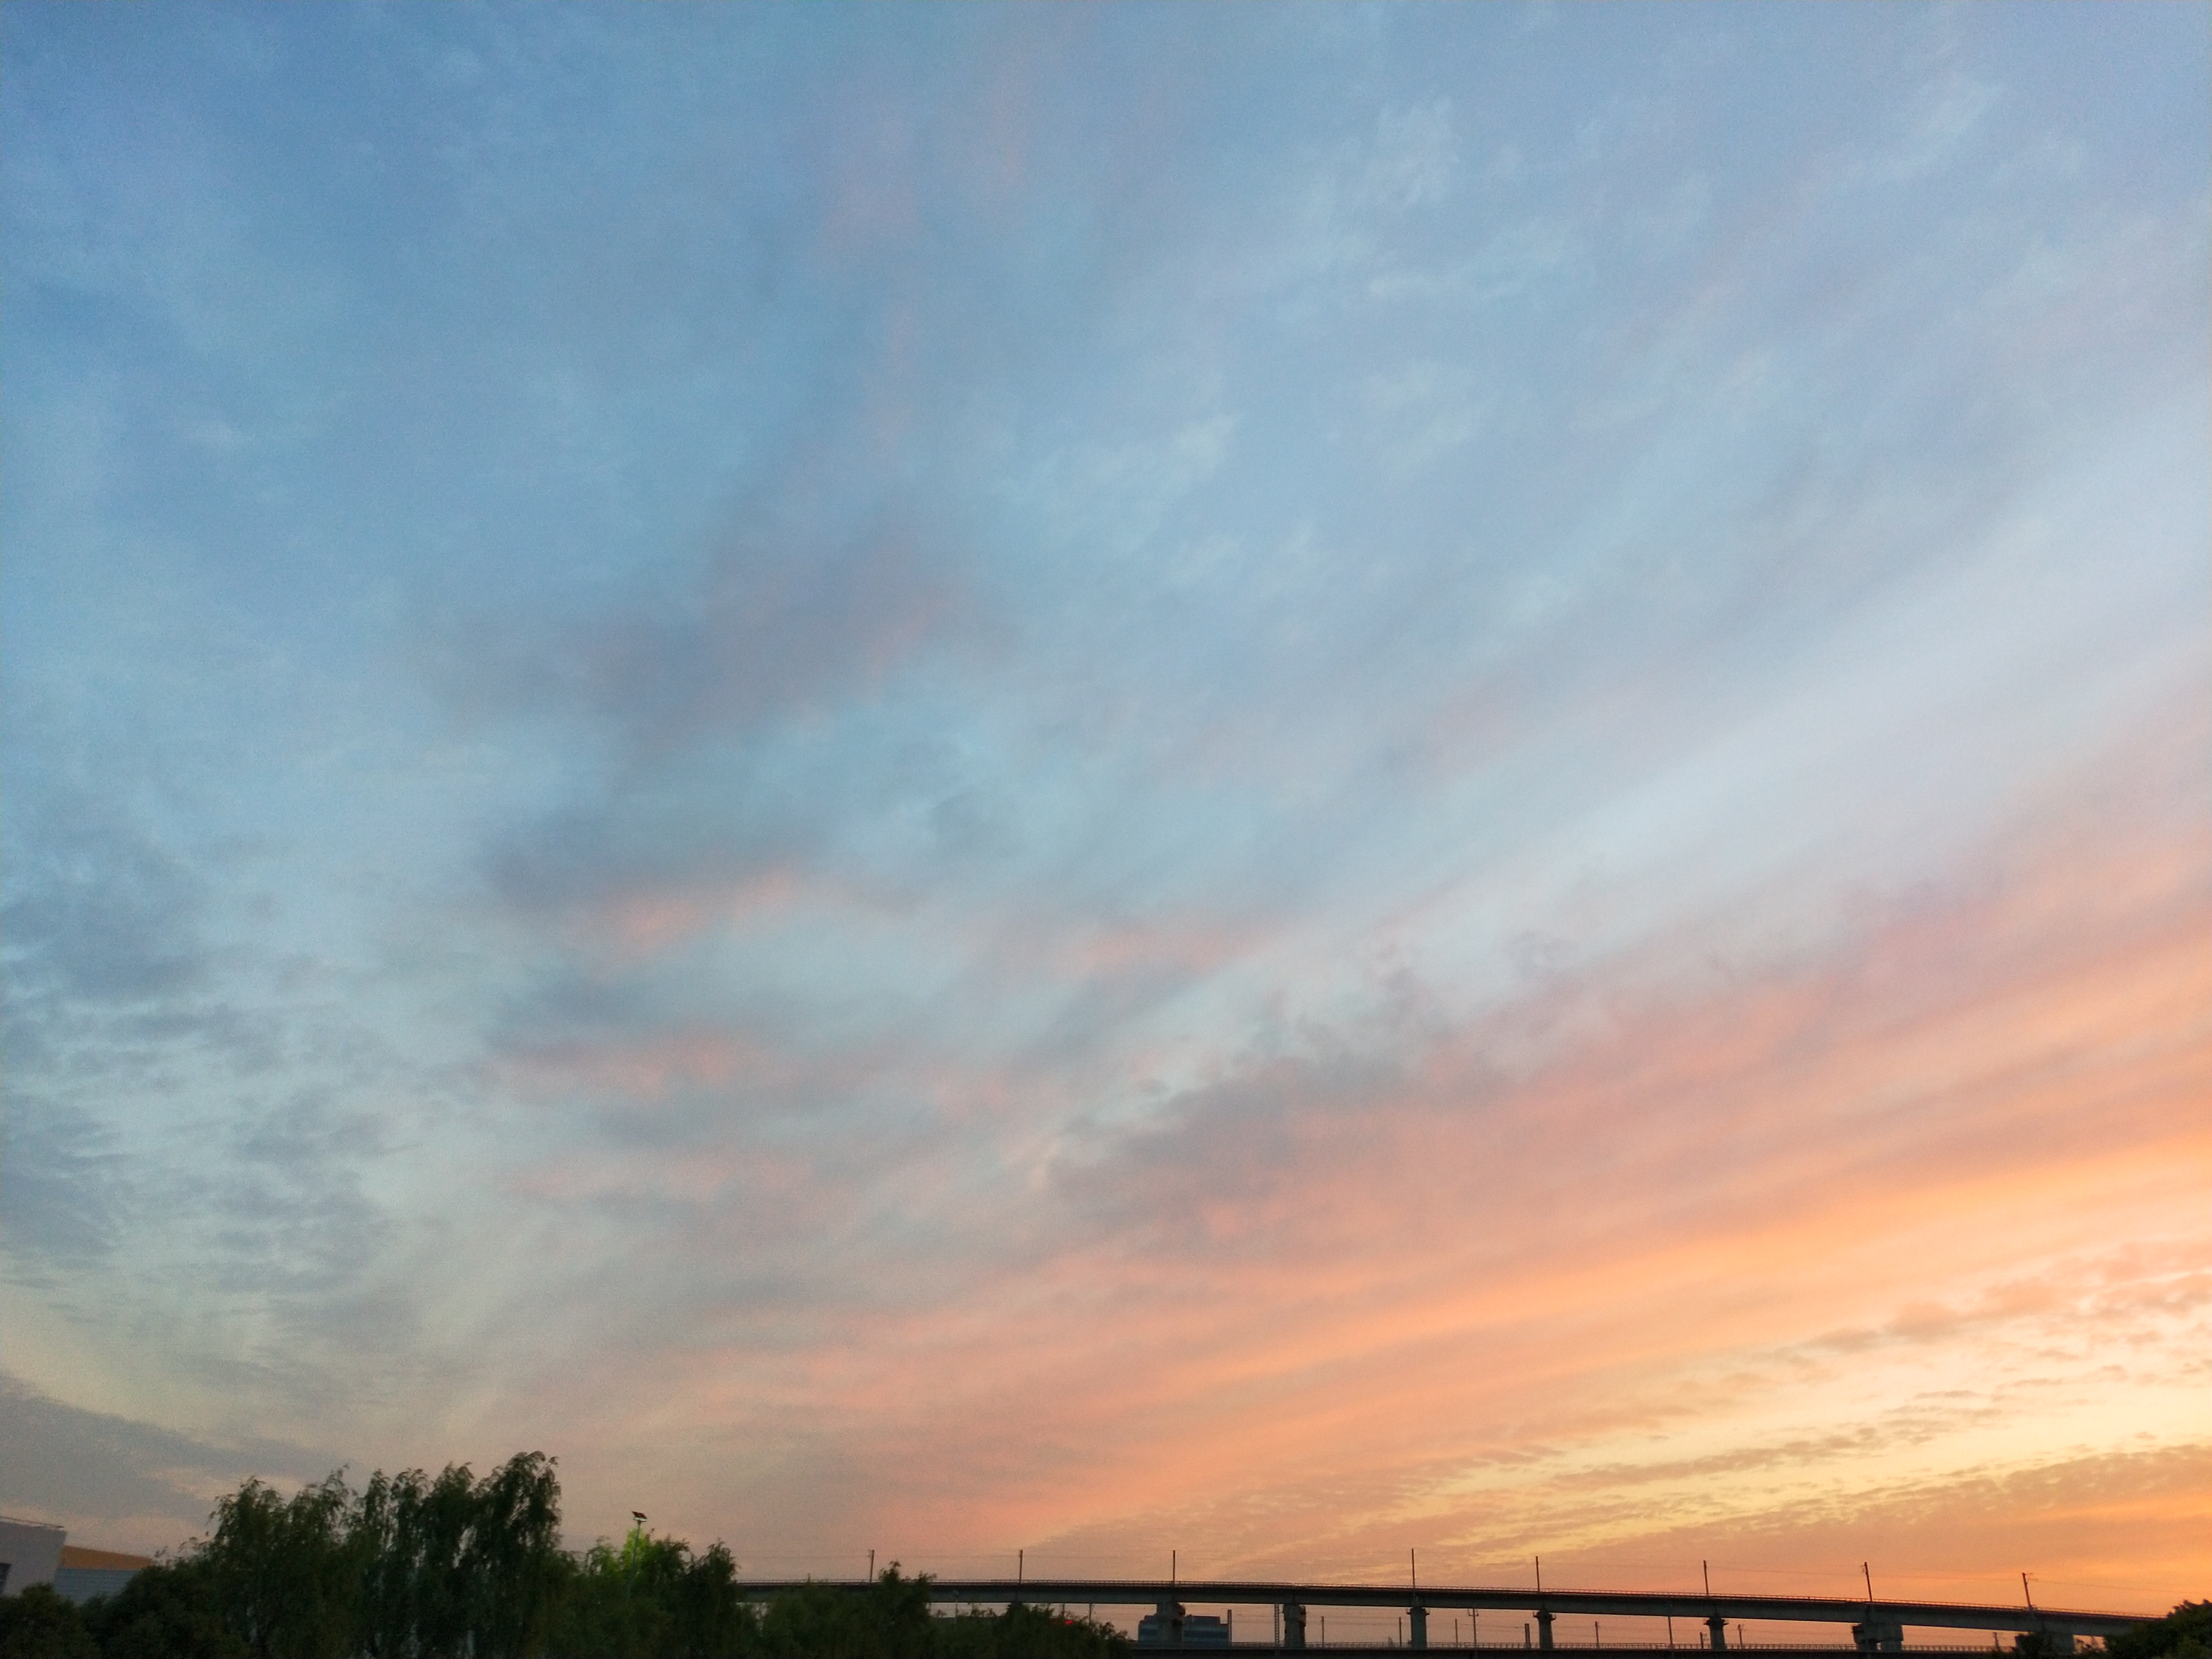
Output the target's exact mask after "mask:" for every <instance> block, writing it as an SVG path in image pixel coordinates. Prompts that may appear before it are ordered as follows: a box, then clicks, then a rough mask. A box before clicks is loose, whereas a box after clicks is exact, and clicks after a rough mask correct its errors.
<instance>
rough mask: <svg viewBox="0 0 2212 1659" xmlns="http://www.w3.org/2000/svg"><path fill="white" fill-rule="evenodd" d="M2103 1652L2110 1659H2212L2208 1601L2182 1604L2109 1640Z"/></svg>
mask: <svg viewBox="0 0 2212 1659" xmlns="http://www.w3.org/2000/svg"><path fill="white" fill-rule="evenodd" d="M2105 1651H2106V1653H2107V1654H2109V1655H2110V1656H2112V1659H2212V1601H2184V1602H2183V1603H2182V1604H2181V1605H2180V1606H2179V1607H2176V1608H2174V1610H2173V1611H2172V1613H2168V1614H2166V1617H2165V1618H2163V1619H2153V1620H2148V1621H2147V1622H2145V1623H2143V1624H2140V1625H2137V1626H2136V1627H2135V1628H2134V1629H2133V1630H2127V1631H2122V1632H2120V1633H2119V1634H2118V1636H2114V1637H2112V1638H2108V1639H2107V1640H2106V1643H2105Z"/></svg>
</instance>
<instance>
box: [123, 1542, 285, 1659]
mask: <svg viewBox="0 0 2212 1659" xmlns="http://www.w3.org/2000/svg"><path fill="white" fill-rule="evenodd" d="M84 1615H85V1623H86V1624H87V1625H88V1626H89V1627H90V1628H91V1631H92V1634H93V1639H94V1641H95V1642H97V1643H98V1644H100V1656H101V1659H246V1644H245V1643H244V1642H243V1641H241V1640H240V1638H238V1637H237V1636H236V1635H234V1633H233V1632H231V1630H230V1628H229V1627H228V1626H226V1625H225V1624H224V1623H223V1621H222V1609H221V1607H219V1606H218V1605H217V1603H216V1592H215V1579H214V1575H213V1574H212V1572H211V1571H210V1568H209V1564H208V1562H206V1561H205V1560H204V1559H201V1558H200V1557H198V1556H197V1555H194V1556H187V1557H186V1558H185V1559H183V1560H181V1561H168V1562H156V1563H155V1565H152V1566H150V1567H145V1568H142V1569H141V1570H139V1571H137V1572H135V1573H133V1574H131V1582H130V1583H127V1584H125V1586H124V1587H123V1589H121V1591H120V1592H118V1594H116V1595H110V1596H102V1597H100V1599H99V1600H97V1601H93V1602H90V1603H89V1604H88V1605H87V1607H85V1610H84Z"/></svg>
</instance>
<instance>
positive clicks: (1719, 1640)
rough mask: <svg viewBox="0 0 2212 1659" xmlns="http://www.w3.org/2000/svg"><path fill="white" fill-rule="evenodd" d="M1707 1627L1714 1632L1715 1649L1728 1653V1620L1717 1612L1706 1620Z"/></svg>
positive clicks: (1718, 1651)
mask: <svg viewBox="0 0 2212 1659" xmlns="http://www.w3.org/2000/svg"><path fill="white" fill-rule="evenodd" d="M1705 1628H1706V1629H1707V1630H1709V1631H1711V1632H1712V1633H1713V1651H1714V1652H1715V1653H1726V1652H1727V1651H1728V1620H1726V1619H1724V1618H1723V1617H1722V1616H1721V1615H1720V1614H1719V1613H1715V1614H1713V1615H1712V1616H1711V1618H1710V1619H1708V1620H1705Z"/></svg>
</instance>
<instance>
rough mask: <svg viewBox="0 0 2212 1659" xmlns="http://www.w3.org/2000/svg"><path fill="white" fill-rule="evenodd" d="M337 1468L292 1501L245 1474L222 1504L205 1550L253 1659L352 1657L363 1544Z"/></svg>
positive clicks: (220, 1597)
mask: <svg viewBox="0 0 2212 1659" xmlns="http://www.w3.org/2000/svg"><path fill="white" fill-rule="evenodd" d="M352 1498H353V1494H352V1493H351V1492H349V1490H347V1487H346V1484H345V1482H344V1480H343V1479H342V1478H341V1477H340V1475H339V1474H336V1473H333V1474H331V1475H330V1477H329V1478H328V1479H326V1480H323V1481H321V1482H319V1484H317V1485H315V1486H304V1487H302V1488H301V1490H300V1491H299V1492H295V1493H294V1494H293V1495H292V1497H291V1498H289V1499H288V1498H279V1497H278V1496H277V1495H276V1492H273V1491H271V1490H270V1488H269V1487H267V1486H264V1485H262V1483H261V1482H260V1481H258V1480H249V1481H247V1482H246V1484H245V1485H244V1486H240V1488H239V1489H238V1490H237V1491H236V1492H233V1493H232V1494H231V1495H230V1496H229V1497H228V1498H224V1499H222V1501H221V1502H220V1503H218V1504H216V1510H215V1516H214V1521H215V1532H214V1534H213V1536H211V1537H210V1539H209V1540H208V1541H207V1542H206V1543H205V1544H204V1546H202V1547H201V1550H200V1554H201V1556H202V1558H203V1559H204V1560H205V1561H206V1563H207V1566H208V1571H209V1574H210V1578H211V1580H212V1583H213V1588H214V1590H215V1599H216V1607H218V1608H219V1609H220V1611H221V1613H222V1620H223V1622H224V1623H225V1624H226V1625H228V1626H229V1627H230V1629H231V1631H232V1632H233V1633H234V1634H235V1635H236V1636H237V1637H238V1638H239V1639H240V1641H241V1642H243V1643H244V1644H246V1651H247V1652H248V1653H249V1654H250V1655H251V1656H252V1659H346V1656H348V1655H349V1654H351V1653H352V1652H353V1651H354V1650H355V1648H356V1640H357V1634H358V1629H359V1623H360V1612H361V1601H362V1595H361V1591H362V1569H363V1568H364V1567H365V1566H366V1565H368V1563H367V1562H366V1561H365V1560H364V1559H363V1547H364V1541H363V1540H362V1538H361V1537H360V1535H359V1534H358V1533H357V1531H356V1528H354V1527H353V1526H352V1525H351V1524H350V1523H351V1522H352V1519H353V1516H352V1510H353V1502H352Z"/></svg>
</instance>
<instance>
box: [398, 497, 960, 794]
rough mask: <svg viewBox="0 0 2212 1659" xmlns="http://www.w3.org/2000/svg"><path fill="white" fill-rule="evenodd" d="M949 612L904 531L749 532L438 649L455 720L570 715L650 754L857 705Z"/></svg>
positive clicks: (927, 561) (944, 574) (456, 631)
mask: <svg viewBox="0 0 2212 1659" xmlns="http://www.w3.org/2000/svg"><path fill="white" fill-rule="evenodd" d="M963 603H964V600H963V585H962V583H961V582H960V581H959V580H957V577H956V576H955V575H954V574H953V573H952V572H951V570H950V569H949V568H947V566H946V565H945V562H943V561H940V560H935V559H933V558H932V557H930V556H929V555H928V554H927V552H926V551H925V550H924V549H923V547H922V545H921V540H920V538H919V537H918V535H917V533H916V532H915V531H914V530H912V529H911V528H909V527H908V526H902V525H899V524H896V523H879V524H876V525H872V526H868V527H867V528H866V530H864V531H863V532H860V533H858V534H856V535H854V536H853V537H852V538H849V539H847V540H844V541H842V542H832V543H830V544H821V543H818V542H808V541H805V540H803V539H784V540H779V539H775V538H771V537H769V536H767V535H765V534H763V535H754V534H750V533H748V534H742V535H740V536H738V538H736V539H735V540H734V542H733V544H732V545H731V546H730V547H728V548H727V549H726V550H723V551H722V552H720V554H718V555H717V556H714V558H712V559H711V560H709V561H708V563H707V566H706V568H705V569H704V570H703V571H702V572H700V573H699V574H697V575H696V577H692V578H690V579H687V580H681V581H678V582H676V583H673V584H671V586H669V587H668V588H666V589H665V590H662V591H656V592H647V593H645V594H643V595H640V596H635V597H633V598H631V599H629V600H627V601H625V602H618V603H616V604H614V605H609V606H608V607H607V608H605V610H603V611H599V613H597V614H595V615H592V616H591V617H586V618H583V619H580V620H572V621H567V622H560V621H554V622H544V621H540V620H536V619H531V618H520V617H507V618H500V617H483V616H475V617H466V618H458V619H452V620H449V621H448V622H447V623H446V624H445V625H444V626H443V628H442V629H441V630H440V633H441V636H442V637H441V639H440V640H439V641H437V645H438V652H439V657H440V665H441V674H442V677H443V678H444V679H445V681H446V683H447V686H448V688H449V690H451V692H452V694H453V696H454V698H455V700H456V702H457V703H458V705H459V707H460V708H463V709H464V710H465V711H467V712H470V713H472V714H477V715H480V716H481V715H513V714H568V715H570V716H583V717H586V718H588V719H591V720H597V721H600V722H604V723H605V725H606V726H610V727H611V728H612V729H613V730H614V731H615V732H617V733H618V734H619V735H620V737H621V738H622V739H623V742H624V744H626V746H627V749H628V750H629V752H631V753H633V754H634V755H636V756H638V757H644V758H647V759H650V758H653V757H660V756H664V755H665V754H667V753H668V752H670V751H671V750H677V749H679V748H681V747H683V746H684V745H686V744H690V743H692V742H694V741H696V740H698V739H700V738H702V737H706V736H708V735H714V736H719V737H723V738H742V737H743V736H744V735H745V734H746V733H748V732H752V731H754V730H756V729H757V728H759V727H762V726H767V725H770V724H772V723H774V722H776V721H778V720H785V719H789V718H793V717H798V716H804V715H805V714H819V713H821V712H822V711H823V710H824V709H826V708H830V707H832V706H834V705H836V703H838V702H841V701H842V700H843V699H845V698H847V697H850V696H866V695H868V694H869V693H870V692H872V690H874V689H875V688H877V687H878V686H879V685H880V684H882V682H883V680H884V678H885V677H886V676H887V675H888V674H889V673H890V671H891V670H892V669H893V668H895V667H896V665H898V664H899V663H900V662H901V661H902V660H903V659H905V658H906V657H907V656H908V654H909V653H912V652H913V651H914V650H915V648H916V647H918V646H919V645H921V642H922V641H924V640H926V639H927V638H929V637H930V636H932V635H935V634H939V633H940V632H942V631H943V630H945V629H946V628H947V627H948V626H949V625H950V624H951V623H952V622H953V621H954V620H955V618H956V617H958V615H959V614H960V613H961V611H962V609H963Z"/></svg>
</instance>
